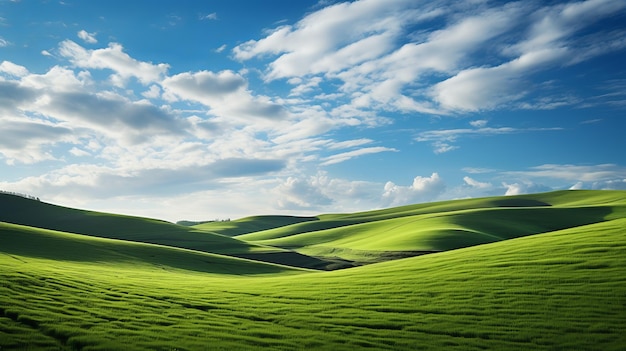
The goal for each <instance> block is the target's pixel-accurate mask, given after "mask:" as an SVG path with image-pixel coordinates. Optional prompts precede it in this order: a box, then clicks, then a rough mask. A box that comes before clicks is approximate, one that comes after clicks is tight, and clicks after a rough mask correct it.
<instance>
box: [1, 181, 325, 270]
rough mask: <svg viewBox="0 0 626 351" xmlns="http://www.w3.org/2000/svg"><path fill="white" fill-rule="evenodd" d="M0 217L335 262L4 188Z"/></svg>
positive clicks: (261, 256)
mask: <svg viewBox="0 0 626 351" xmlns="http://www.w3.org/2000/svg"><path fill="white" fill-rule="evenodd" d="M0 222H6V223H13V224H20V225H24V226H30V227H34V228H43V229H50V230H57V231H62V232H68V233H76V234H84V235H89V236H96V237H102V238H110V239H120V240H128V241H134V242H142V243H151V244H159V245H166V246H172V247H178V248H184V249H190V250H197V251H203V252H208V253H217V254H227V255H230V256H234V257H240V258H249V259H254V260H259V261H265V262H271V263H278V264H288V265H292V266H297V267H304V268H324V267H326V266H327V265H329V264H333V262H327V261H324V260H320V259H317V258H313V257H309V256H306V255H303V254H299V253H297V252H293V251H291V250H285V249H281V248H275V247H268V246H264V245H257V244H253V243H247V242H244V241H241V240H238V239H235V238H231V237H228V236H224V235H219V234H215V233H211V232H207V231H205V230H200V229H195V228H189V227H185V226H180V225H176V224H172V223H169V222H165V221H161V220H156V219H150V218H141V217H133V216H125V215H118V214H109V213H102V212H93V211H85V210H78V209H72V208H67V207H62V206H57V205H52V204H48V203H45V202H40V201H35V200H32V199H26V198H23V197H20V196H15V195H9V194H2V193H0Z"/></svg>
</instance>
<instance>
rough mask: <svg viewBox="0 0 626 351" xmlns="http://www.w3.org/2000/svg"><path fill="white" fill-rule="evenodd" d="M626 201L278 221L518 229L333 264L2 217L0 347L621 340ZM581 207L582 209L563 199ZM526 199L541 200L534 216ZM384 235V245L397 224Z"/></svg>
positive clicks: (534, 345)
mask: <svg viewBox="0 0 626 351" xmlns="http://www.w3.org/2000/svg"><path fill="white" fill-rule="evenodd" d="M625 199H626V192H619V191H616V192H559V193H548V194H537V195H532V196H524V197H515V198H490V199H476V200H462V201H453V202H446V203H438V204H425V205H416V206H408V207H403V208H397V209H389V210H383V211H374V212H368V213H362V214H345V215H321V216H318V218H319V219H318V220H312V221H310V223H309V221H307V222H301V223H285V224H284V225H278V226H275V227H274V229H272V230H275V229H278V228H283V229H286V228H289V227H292V226H301V225H303V224H308V225H310V224H312V223H315V222H320V223H322V222H323V221H344V222H343V223H346V222H348V221H351V220H352V221H355V222H354V224H352V225H357V226H358V225H364V224H365V223H371V224H373V225H375V226H380V227H377V228H384V227H385V225H387V224H388V223H387V221H390V220H394V213H396V214H397V215H396V216H395V218H411V216H415V215H418V214H419V215H420V216H426V217H424V218H422V219H420V220H418V221H417V222H416V223H419V224H420V226H421V225H425V224H424V222H420V221H421V220H425V221H427V222H426V223H430V225H433V226H435V225H436V224H441V225H443V223H453V224H454V225H456V226H458V227H459V228H460V229H462V230H465V231H466V232H468V233H471V232H473V231H480V232H491V231H494V232H496V231H498V230H500V228H508V230H507V231H505V232H507V233H512V234H501V235H499V236H498V237H499V240H495V241H494V242H491V243H486V244H481V245H476V246H473V247H467V248H461V249H454V250H448V251H445V252H440V253H434V254H429V255H422V256H418V257H411V258H404V259H396V260H391V261H387V262H382V263H375V264H368V265H365V266H361V267H355V268H349V269H342V270H335V271H330V272H328V271H313V270H304V269H298V268H293V267H287V266H284V265H275V264H268V263H264V262H258V261H256V262H255V261H250V260H244V259H241V258H236V257H229V256H226V255H225V254H211V253H206V252H200V251H196V250H189V249H182V248H174V247H168V246H165V245H155V244H150V243H138V242H129V241H123V240H114V239H106V238H96V237H92V236H85V235H76V234H68V233H62V232H58V231H53V230H46V229H39V228H34V227H28V226H24V225H17V224H8V223H4V224H1V226H0V347H1V349H2V350H5V349H32V350H35V349H36V350H39V349H47V350H60V349H61V350H120V349H130V350H233V349H238V350H246V349H261V348H270V349H277V350H296V349H320V350H342V349H345V350H348V349H352V350H353V349H382V350H384V349H388V350H414V349H423V350H441V349H453V350H484V349H490V350H622V349H623V347H624V345H626V312H624V311H626V215H625V213H624V208H623V206H624V203H625ZM514 203H515V204H517V205H516V206H513V204H514ZM540 203H541V204H540ZM498 204H499V205H498ZM548 205H549V206H548ZM550 209H554V210H556V212H555V213H551V212H541V211H540V210H542V211H549V210H550ZM568 209H579V211H580V212H576V211H574V212H568V211H565V212H559V210H568ZM520 210H521V211H523V210H526V211H529V212H528V213H522V214H523V216H524V217H525V218H527V219H528V223H526V224H525V225H522V224H524V222H523V221H520V220H519V219H518V215H519V214H520V213H519V212H518V211H520ZM535 210H537V211H539V212H533V211H535ZM499 211H502V212H503V213H505V214H501V213H500V212H499ZM507 211H511V212H507ZM437 213H438V214H440V216H435V214H437ZM31 215H33V214H32V213H31ZM509 215H510V216H509ZM535 216H538V217H541V218H543V219H542V220H539V219H538V218H535ZM570 217H574V218H571V221H569V220H568V218H570ZM373 218H375V220H373ZM442 218H444V219H447V220H446V221H443V219H442ZM436 219H437V220H438V221H439V222H438V221H437V220H436ZM452 219H454V220H452ZM250 221H251V220H248V224H249V222H250ZM252 221H254V219H253V220H252ZM358 221H360V222H358ZM429 221H430V222H429ZM507 221H510V225H509V226H507V225H506V223H507ZM233 222H234V223H235V226H236V221H233ZM279 222H280V221H279ZM357 222H358V223H360V224H358V223H357ZM275 224H276V223H274V225H275ZM278 224H280V223H278ZM231 225H232V224H231ZM404 225H405V226H406V227H410V226H409V225H408V224H406V223H404ZM324 226H326V224H324V225H322V226H321V227H324ZM563 227H565V228H563ZM400 228H402V227H400ZM230 229H232V227H231V228H230ZM329 229H332V228H325V229H324V230H329ZM196 230H200V229H198V228H196ZM292 230H293V228H292ZM298 230H299V229H298ZM542 230H543V231H542ZM296 231H297V230H296ZM399 231H400V232H403V231H407V230H406V228H404V229H402V230H400V229H399ZM373 232H375V231H373ZM350 233H351V234H350V235H347V234H346V235H345V236H343V239H345V240H348V239H346V238H350V236H351V235H356V234H354V232H350ZM380 233H386V234H381V235H382V236H384V237H385V239H384V240H383V239H381V240H383V242H384V241H385V240H391V239H389V238H388V237H389V236H390V235H391V234H395V232H394V231H393V230H389V231H387V232H382V231H381V232H380ZM520 233H521V234H520ZM298 234H302V233H298ZM357 234H358V232H357ZM530 234H538V235H530ZM250 235H253V234H250ZM296 235H297V234H296ZM397 235H400V234H397ZM407 235H408V234H407ZM412 235H413V234H411V235H408V236H412ZM242 236H244V235H242ZM289 236H291V235H285V236H283V237H284V238H288V237H289ZM400 236H402V235H400ZM370 238H371V240H375V239H376V237H375V235H372V236H371V237H370ZM334 240H337V239H334ZM350 240H352V239H350ZM359 240H361V239H359ZM412 240H413V239H412ZM446 240H450V239H446ZM307 245H314V244H307ZM389 245H392V244H391V242H390V244H389ZM395 245H397V247H398V248H400V249H403V248H404V246H403V245H404V244H395ZM305 247H306V246H305ZM390 248H392V247H391V246H390Z"/></svg>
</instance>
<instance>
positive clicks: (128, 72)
mask: <svg viewBox="0 0 626 351" xmlns="http://www.w3.org/2000/svg"><path fill="white" fill-rule="evenodd" d="M59 54H60V55H61V56H62V57H64V58H66V59H68V60H69V61H70V62H71V63H72V64H73V65H75V66H77V67H80V68H90V69H108V70H112V71H114V72H115V73H114V74H113V75H111V81H112V82H113V83H114V84H115V85H117V86H123V85H124V84H125V83H126V80H127V79H129V78H133V77H134V78H137V79H138V80H139V81H140V82H141V83H143V84H149V83H151V82H155V81H159V80H161V79H162V78H163V77H164V75H165V74H166V73H167V70H168V69H169V65H168V64H165V63H159V64H153V63H151V62H143V61H138V60H136V59H134V58H132V57H131V56H130V55H128V54H127V53H125V52H124V48H123V46H122V45H121V44H118V43H111V44H109V47H107V48H104V49H95V50H88V49H85V48H83V47H82V46H80V45H78V44H76V43H75V42H73V41H71V40H65V41H63V42H61V44H59Z"/></svg>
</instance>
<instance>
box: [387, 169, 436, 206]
mask: <svg viewBox="0 0 626 351" xmlns="http://www.w3.org/2000/svg"><path fill="white" fill-rule="evenodd" d="M445 188H446V185H445V183H444V181H443V180H442V179H441V177H439V174H438V173H433V174H431V176H430V177H421V176H417V177H415V178H414V179H413V184H411V185H409V186H401V185H396V184H394V183H393V182H387V183H386V184H385V186H384V192H383V200H384V201H385V205H386V206H401V205H407V204H412V203H417V202H426V201H431V200H434V199H436V198H437V197H438V196H439V195H441V194H442V193H443V192H444V190H445Z"/></svg>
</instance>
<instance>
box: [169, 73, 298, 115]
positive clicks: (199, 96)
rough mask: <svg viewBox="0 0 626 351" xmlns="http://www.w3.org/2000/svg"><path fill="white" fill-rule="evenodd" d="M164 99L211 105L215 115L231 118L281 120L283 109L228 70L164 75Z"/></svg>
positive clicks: (284, 113)
mask: <svg viewBox="0 0 626 351" xmlns="http://www.w3.org/2000/svg"><path fill="white" fill-rule="evenodd" d="M161 85H162V87H163V90H164V92H163V96H164V98H166V99H168V100H171V101H177V100H191V101H197V102H199V103H201V104H203V105H205V106H207V107H210V108H211V112H212V113H213V114H215V115H217V116H220V117H223V118H226V119H228V120H231V121H236V120H238V121H240V122H241V121H248V122H249V119H250V118H263V119H268V120H279V119H283V118H285V117H286V115H287V111H286V109H285V108H284V107H283V106H281V105H280V104H277V103H275V102H273V101H271V99H270V98H268V97H266V96H253V95H252V94H251V92H250V91H249V90H248V89H247V87H248V82H247V81H246V79H245V78H244V77H243V76H241V75H239V74H237V73H235V72H233V71H229V70H225V71H221V72H218V73H214V72H211V71H199V72H194V73H191V72H186V73H181V74H177V75H174V76H172V77H167V78H166V79H164V80H163V82H162V84H161Z"/></svg>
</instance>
